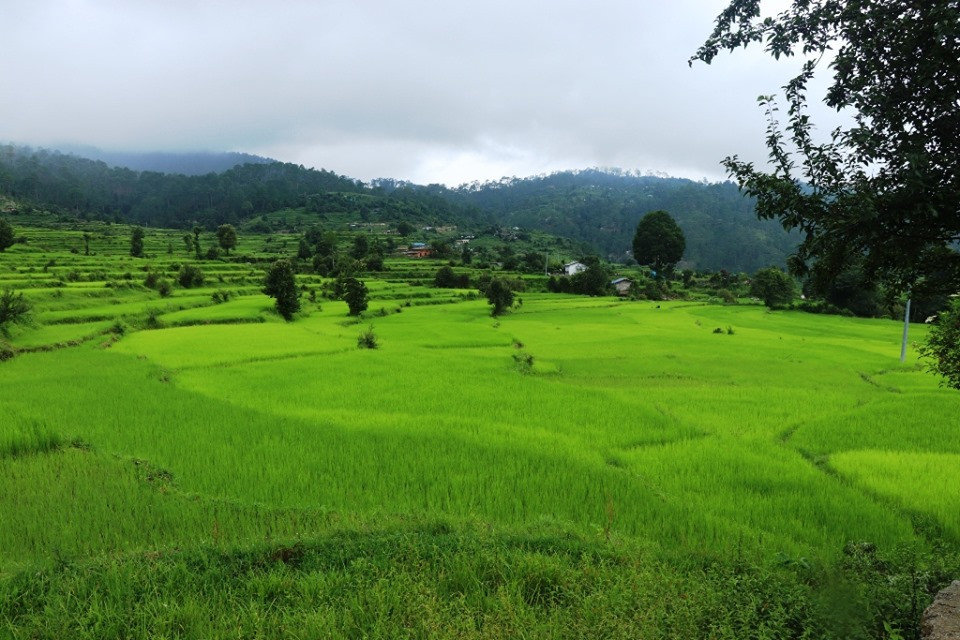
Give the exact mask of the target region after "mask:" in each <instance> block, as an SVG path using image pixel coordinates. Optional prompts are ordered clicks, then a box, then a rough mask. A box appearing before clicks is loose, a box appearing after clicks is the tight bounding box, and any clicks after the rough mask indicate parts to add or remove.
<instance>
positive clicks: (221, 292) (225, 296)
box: [210, 289, 233, 304]
mask: <svg viewBox="0 0 960 640" xmlns="http://www.w3.org/2000/svg"><path fill="white" fill-rule="evenodd" d="M232 297H233V294H232V293H231V292H229V291H227V290H226V289H217V290H216V291H214V292H213V295H211V296H210V299H211V300H213V302H214V304H222V303H224V302H226V301H228V300H229V299H230V298H232Z"/></svg>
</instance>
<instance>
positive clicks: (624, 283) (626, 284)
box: [610, 278, 633, 296]
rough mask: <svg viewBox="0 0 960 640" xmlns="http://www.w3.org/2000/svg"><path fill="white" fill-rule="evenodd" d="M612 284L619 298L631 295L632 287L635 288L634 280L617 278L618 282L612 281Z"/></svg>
mask: <svg viewBox="0 0 960 640" xmlns="http://www.w3.org/2000/svg"><path fill="white" fill-rule="evenodd" d="M610 284H612V285H613V286H614V288H615V289H616V290H617V295H618V296H626V295H630V287H631V286H633V280H631V279H630V278H617V279H616V280H611V281H610Z"/></svg>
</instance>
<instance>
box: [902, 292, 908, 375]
mask: <svg viewBox="0 0 960 640" xmlns="http://www.w3.org/2000/svg"><path fill="white" fill-rule="evenodd" d="M909 332H910V298H907V308H906V310H905V311H904V312H903V342H901V343H900V362H903V361H905V360H906V359H907V334H908V333H909Z"/></svg>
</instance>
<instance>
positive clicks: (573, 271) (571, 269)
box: [563, 262, 587, 276]
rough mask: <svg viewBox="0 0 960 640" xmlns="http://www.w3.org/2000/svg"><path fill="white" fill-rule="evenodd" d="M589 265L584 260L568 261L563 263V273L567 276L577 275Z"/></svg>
mask: <svg viewBox="0 0 960 640" xmlns="http://www.w3.org/2000/svg"><path fill="white" fill-rule="evenodd" d="M586 270H587V265H585V264H583V263H582V262H568V263H567V264H565V265H563V274H564V275H566V276H575V275H577V274H578V273H580V272H581V271H586Z"/></svg>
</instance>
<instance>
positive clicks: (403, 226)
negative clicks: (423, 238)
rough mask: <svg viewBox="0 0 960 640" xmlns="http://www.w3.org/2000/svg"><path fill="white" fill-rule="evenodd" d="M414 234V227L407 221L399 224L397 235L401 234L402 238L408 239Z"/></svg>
mask: <svg viewBox="0 0 960 640" xmlns="http://www.w3.org/2000/svg"><path fill="white" fill-rule="evenodd" d="M412 232H413V225H411V224H410V223H409V222H407V221H406V220H401V221H400V222H398V223H397V233H398V234H400V237H401V238H406V237H407V236H408V235H410V234H411V233H412Z"/></svg>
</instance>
